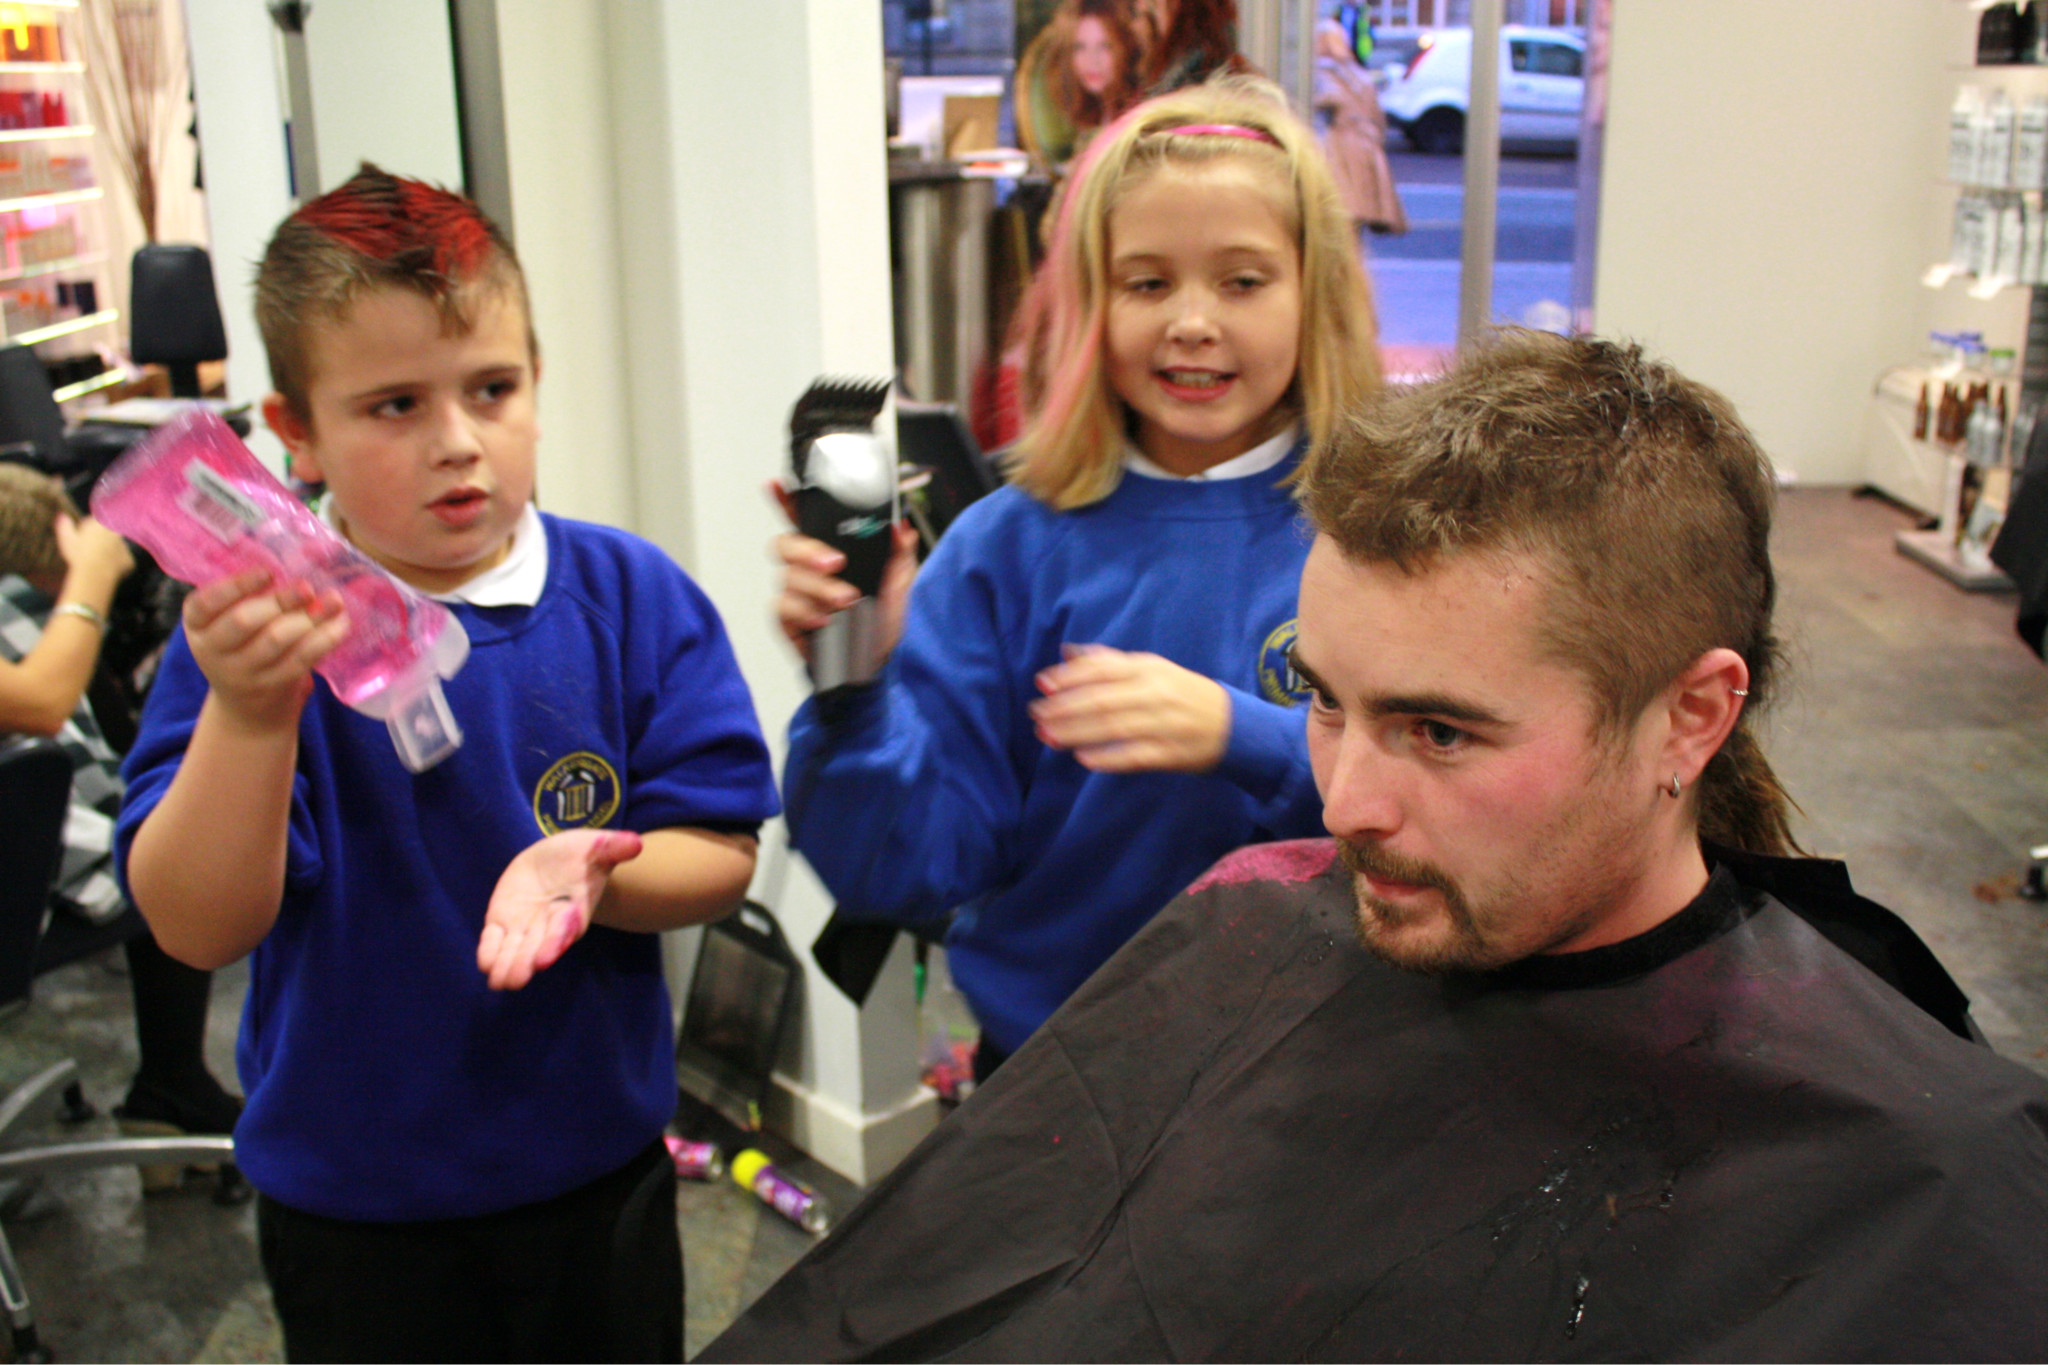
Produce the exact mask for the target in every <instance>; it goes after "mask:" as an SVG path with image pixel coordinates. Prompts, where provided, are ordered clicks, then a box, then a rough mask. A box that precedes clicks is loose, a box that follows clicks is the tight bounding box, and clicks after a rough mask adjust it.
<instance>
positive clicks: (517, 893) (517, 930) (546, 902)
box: [476, 829, 640, 991]
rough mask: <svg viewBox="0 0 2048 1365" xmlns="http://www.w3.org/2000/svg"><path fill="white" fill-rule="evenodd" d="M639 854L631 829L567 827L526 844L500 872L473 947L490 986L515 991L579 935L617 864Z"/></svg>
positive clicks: (638, 840) (545, 966) (477, 962)
mask: <svg viewBox="0 0 2048 1365" xmlns="http://www.w3.org/2000/svg"><path fill="white" fill-rule="evenodd" d="M639 856H640V836H639V835H637V834H635V833H633V832H632V831H630V830H618V829H572V830H565V831H563V832H562V833H560V834H551V835H549V836H548V837H547V838H545V839H542V840H541V841H540V842H538V843H534V844H529V845H527V846H526V848H525V849H524V850H522V851H521V852H520V854H519V856H518V857H516V858H514V859H513V860H512V862H511V863H510V865H508V866H507V867H506V868H505V871H504V872H503V873H502V874H501V875H500V876H499V877H498V886H497V889H496V890H494V891H493V892H491V904H490V907H489V908H488V909H486V910H485V911H484V933H483V937H482V938H481V939H479V940H478V941H477V945H476V966H477V970H478V971H480V972H482V973H484V974H485V975H486V976H488V977H490V979H491V989H492V990H494V991H516V990H518V989H519V988H521V987H522V986H524V985H526V983H527V982H529V981H531V980H533V978H534V974H535V973H537V972H543V971H546V970H547V969H548V968H549V967H552V966H554V965H555V963H556V961H557V960H559V959H560V958H561V956H562V954H563V953H565V952H567V951H569V945H570V944H572V943H574V942H575V941H576V940H577V939H579V938H582V937H583V931H584V930H586V929H588V928H589V927H590V917H591V915H592V914H593V913H594V912H595V911H596V909H597V903H598V901H600V900H601V899H603V897H604V888H605V883H606V881H607V880H608V879H609V878H610V877H611V873H612V869H613V868H615V867H617V866H618V865H619V864H620V863H623V862H629V861H631V860H632V859H634V858H637V857H639Z"/></svg>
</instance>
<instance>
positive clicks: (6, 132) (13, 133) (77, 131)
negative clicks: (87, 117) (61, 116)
mask: <svg viewBox="0 0 2048 1365" xmlns="http://www.w3.org/2000/svg"><path fill="white" fill-rule="evenodd" d="M92 135H93V126H92V125H91V124H90V123H67V124H65V125H64V126H62V127H61V128H0V142H55V141H58V140H59V139H62V138H67V137H91V136H92Z"/></svg>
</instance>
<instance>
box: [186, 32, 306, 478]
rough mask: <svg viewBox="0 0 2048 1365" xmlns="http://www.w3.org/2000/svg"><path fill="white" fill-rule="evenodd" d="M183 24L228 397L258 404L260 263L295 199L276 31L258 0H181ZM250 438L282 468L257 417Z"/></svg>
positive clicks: (264, 382)
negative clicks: (223, 329)
mask: <svg viewBox="0 0 2048 1365" xmlns="http://www.w3.org/2000/svg"><path fill="white" fill-rule="evenodd" d="M185 32H186V37H187V41H188V42H189V43H190V44H191V52H192V96H193V99H194V101H195V102H196V103H197V104H198V106H199V109H200V128H199V132H200V164H201V166H202V167H203V169H204V170H205V173H206V191H207V192H206V214H207V231H208V240H209V243H210V246H209V250H210V251H211V252H212V254H213V277H214V283H215V285H216V286H217V287H218V288H219V290H220V307H221V313H222V318H223V321H225V322H226V323H227V333H228V364H227V371H228V374H227V385H228V397H229V398H232V399H234V400H236V401H238V402H254V401H256V400H258V399H260V398H262V397H263V395H264V394H265V393H268V392H269V391H270V365H269V362H268V361H266V360H265V359H264V356H263V339H262V337H261V336H259V335H258V334H257V331H256V309H255V287H254V286H255V279H256V265H257V262H259V261H261V260H262V259H263V248H264V247H265V246H266V245H267V244H268V243H269V241H270V234H271V231H272V229H274V228H275V227H276V226H277V224H278V223H279V221H281V220H282V219H283V218H284V216H285V214H287V213H289V212H290V211H291V207H292V199H291V170H290V166H289V163H288V160H287V157H286V154H285V145H284V120H285V115H284V99H283V96H282V93H281V92H282V90H283V88H284V87H283V84H282V82H281V81H280V80H279V79H278V59H277V41H276V36H275V34H276V30H275V29H274V28H273V27H272V25H271V22H270V16H269V15H268V14H266V13H264V10H263V7H262V6H261V5H255V4H248V3H245V0H185ZM249 444H250V447H251V448H252V449H254V450H255V452H256V453H257V454H258V455H260V456H262V457H263V459H264V460H265V462H266V463H268V464H269V465H270V467H271V468H272V469H275V470H280V471H281V470H282V469H283V468H284V447H283V446H281V445H279V444H278V442H277V439H276V438H275V437H273V436H272V435H271V434H270V433H269V432H268V431H266V430H264V429H263V426H262V423H261V422H258V423H257V430H256V432H255V433H254V435H253V436H252V437H251V439H250V442H249Z"/></svg>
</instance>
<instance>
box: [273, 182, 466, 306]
mask: <svg viewBox="0 0 2048 1365" xmlns="http://www.w3.org/2000/svg"><path fill="white" fill-rule="evenodd" d="M293 216H294V217H295V218H297V219H298V221H299V222H300V223H302V224H304V225H305V226H307V227H310V228H312V229H314V230H315V231H317V232H319V233H321V234H322V235H323V236H326V237H328V238H331V239H332V240H334V241H336V242H339V243H340V244H342V245H343V246H346V247H348V248H349V249H351V250H353V251H358V252H360V253H362V254H363V255H364V256H367V257H369V258H370V259H371V260H373V261H375V262H377V263H379V264H381V265H384V266H386V267H392V268H398V269H407V268H410V269H421V268H425V269H430V270H432V271H434V272H435V273H436V274H439V275H441V276H443V277H444V278H446V279H448V280H450V281H462V280H467V279H469V278H471V277H472V276H474V275H475V274H476V273H477V271H478V269H479V268H481V267H482V265H483V264H484V262H485V261H486V260H487V259H488V257H489V256H490V253H491V249H492V246H493V243H492V238H491V227H490V223H489V220H487V219H486V218H485V217H484V215H483V211H482V210H481V209H479V208H477V206H476V205H475V204H472V203H471V202H470V201H469V200H467V199H464V198H463V197H462V196H461V195H458V194H451V193H450V192H448V191H447V190H444V189H438V188H436V187H435V186H433V185H429V184H426V183H424V182H422V181H418V180H408V179H405V178H404V177H401V176H395V175H390V174H388V173H386V172H384V171H380V170H378V169H376V168H375V167H372V166H367V165H366V166H364V167H363V169H362V170H360V171H358V172H357V173H356V174H355V175H354V176H353V177H351V178H350V179H349V181H348V182H347V183H346V184H344V185H340V186H338V187H336V188H335V189H332V190H329V191H328V192H327V193H326V194H323V195H321V196H320V197H319V198H318V199H315V200H313V201H312V202H311V203H309V204H307V205H306V206H305V207H304V208H301V209H300V210H299V211H298V212H297V213H296V214H295V215H293Z"/></svg>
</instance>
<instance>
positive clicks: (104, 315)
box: [7, 308, 121, 346]
mask: <svg viewBox="0 0 2048 1365" xmlns="http://www.w3.org/2000/svg"><path fill="white" fill-rule="evenodd" d="M120 320H121V315H120V313H119V312H117V311H115V310H114V309H112V308H102V309H100V311H98V312H97V313H88V314H86V315H85V316H84V317H76V318H66V319H65V320H64V321H62V322H53V323H50V324H49V325H48V326H45V327H32V328H30V329H29V330H28V331H26V332H16V333H14V334H13V335H12V336H10V337H8V338H7V339H8V340H9V341H12V342H16V343H18V344H20V345H23V346H36V345H40V344H41V343H43V342H45V341H55V340H56V339H57V338H58V337H68V336H70V335H72V334H73V333H74V332H83V331H86V330H87V329H89V328H93V327H105V326H107V325H108V324H109V323H114V322H119V321H120Z"/></svg>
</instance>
